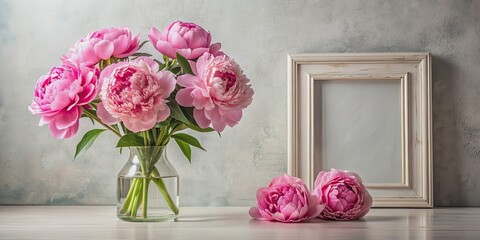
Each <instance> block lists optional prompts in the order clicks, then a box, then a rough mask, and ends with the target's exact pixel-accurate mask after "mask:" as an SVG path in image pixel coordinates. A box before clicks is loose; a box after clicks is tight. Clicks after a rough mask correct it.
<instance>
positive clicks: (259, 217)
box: [248, 207, 267, 221]
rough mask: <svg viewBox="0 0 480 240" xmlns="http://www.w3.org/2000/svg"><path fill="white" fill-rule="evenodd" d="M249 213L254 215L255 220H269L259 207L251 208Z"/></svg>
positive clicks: (251, 215)
mask: <svg viewBox="0 0 480 240" xmlns="http://www.w3.org/2000/svg"><path fill="white" fill-rule="evenodd" d="M248 214H249V215H250V217H252V218H253V219H255V220H260V221H266V220H267V219H266V218H264V217H263V216H262V215H261V214H260V211H259V210H258V208H257V207H252V208H250V210H249V211H248Z"/></svg>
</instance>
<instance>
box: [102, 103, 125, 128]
mask: <svg viewBox="0 0 480 240" xmlns="http://www.w3.org/2000/svg"><path fill="white" fill-rule="evenodd" d="M97 116H98V118H100V120H102V122H103V123H105V124H107V125H113V124H117V123H119V122H120V119H118V118H115V117H114V116H112V115H111V114H110V113H109V112H108V111H107V109H105V107H104V106H103V102H100V103H99V104H98V105H97Z"/></svg>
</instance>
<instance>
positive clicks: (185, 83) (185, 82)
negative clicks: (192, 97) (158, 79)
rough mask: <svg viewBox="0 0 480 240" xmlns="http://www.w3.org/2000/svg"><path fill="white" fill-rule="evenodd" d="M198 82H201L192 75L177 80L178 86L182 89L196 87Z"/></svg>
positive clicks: (184, 75)
mask: <svg viewBox="0 0 480 240" xmlns="http://www.w3.org/2000/svg"><path fill="white" fill-rule="evenodd" d="M196 81H199V80H198V78H197V77H196V76H193V75H190V74H183V75H181V76H179V77H178V78H177V83H178V85H180V86H182V87H194V86H195V84H194V82H196Z"/></svg>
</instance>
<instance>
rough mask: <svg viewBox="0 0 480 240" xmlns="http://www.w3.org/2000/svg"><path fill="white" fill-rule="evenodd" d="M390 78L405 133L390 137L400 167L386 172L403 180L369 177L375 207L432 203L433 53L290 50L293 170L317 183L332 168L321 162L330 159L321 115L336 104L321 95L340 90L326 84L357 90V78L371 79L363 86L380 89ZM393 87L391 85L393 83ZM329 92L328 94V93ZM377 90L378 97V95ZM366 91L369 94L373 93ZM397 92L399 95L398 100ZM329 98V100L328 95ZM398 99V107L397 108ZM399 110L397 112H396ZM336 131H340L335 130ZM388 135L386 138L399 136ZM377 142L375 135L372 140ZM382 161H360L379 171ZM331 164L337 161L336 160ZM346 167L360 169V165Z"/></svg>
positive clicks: (290, 160) (392, 97) (290, 167)
mask: <svg viewBox="0 0 480 240" xmlns="http://www.w3.org/2000/svg"><path fill="white" fill-rule="evenodd" d="M390 81H391V82H392V83H394V84H398V93H395V94H390V95H385V96H387V97H388V98H390V100H392V101H391V102H393V103H395V104H393V105H392V108H390V107H388V109H394V111H393V113H395V111H398V113H395V114H398V116H399V119H398V128H399V129H398V133H400V134H399V135H398V142H397V141H393V142H385V144H387V145H388V144H389V145H398V149H400V150H399V153H398V161H399V162H398V166H399V167H398V169H390V170H388V169H387V170H382V171H383V172H384V173H383V176H387V175H389V174H391V175H393V174H397V175H398V181H393V182H392V181H390V180H389V181H387V180H385V181H384V182H382V180H381V179H380V181H377V182H365V181H364V182H365V184H366V186H367V189H368V191H369V192H370V194H371V195H372V197H373V200H374V201H373V206H374V207H422V208H429V207H433V192H432V191H433V189H432V130H431V127H432V123H431V122H432V120H431V111H432V110H431V56H430V54H429V53H344V54H295V55H289V56H288V83H289V87H288V97H289V98H288V99H289V109H288V110H289V123H288V127H289V130H288V172H289V174H291V175H293V176H298V177H301V178H302V179H304V180H305V182H306V184H307V185H308V186H309V187H310V188H312V187H313V183H314V181H315V178H316V175H317V174H318V172H319V171H320V170H328V169H323V168H322V165H324V163H327V160H326V159H322V158H325V156H327V155H326V154H325V151H324V150H325V149H327V147H326V145H322V144H320V142H323V141H325V140H324V139H322V137H324V135H325V134H324V135H322V132H325V131H326V130H325V131H324V129H322V127H325V126H326V125H325V124H323V125H322V124H320V122H321V119H323V118H324V117H325V116H323V115H325V113H324V112H325V111H324V112H322V111H320V110H319V109H322V108H327V107H329V108H330V109H332V106H327V105H325V103H319V102H320V101H321V99H323V98H321V97H319V95H320V94H322V92H321V91H323V89H325V91H327V89H335V88H331V87H330V88H327V86H336V85H322V84H330V83H334V84H337V83H340V82H342V84H347V85H344V86H348V87H349V88H351V89H352V90H355V87H356V86H360V85H358V84H356V83H358V82H362V83H367V84H366V85H361V86H363V88H365V86H366V87H367V88H368V87H370V86H374V87H375V88H374V89H378V87H380V86H381V85H378V87H377V85H376V84H377V83H378V84H384V83H389V82H390ZM349 83H352V84H351V86H350V85H348V84H349ZM354 83H355V84H354ZM318 84H320V85H318ZM342 86H343V85H342ZM385 86H387V85H385ZM388 86H393V87H394V89H395V88H396V86H397V85H391V84H390V85H388ZM389 88H390V89H391V87H389ZM318 89H320V90H318ZM337 89H340V90H336V91H337V92H335V93H339V92H340V93H341V89H345V88H338V87H337ZM375 91H376V90H375ZM325 95H326V96H327V94H325ZM373 95H375V96H377V94H372V96H373ZM365 96H367V97H368V95H365ZM396 96H398V98H399V99H398V100H397V99H396V98H397V97H396ZM328 97H329V98H333V101H332V100H328V102H335V99H334V98H335V94H328ZM377 97H378V96H377ZM319 99H320V100H319ZM325 102H327V101H326V100H325ZM373 102H379V101H378V100H376V101H373ZM397 102H398V108H397V107H396V106H397V105H396V103H397ZM319 104H320V105H321V104H323V105H321V106H320V105H319ZM319 107H320V108H319ZM337 107H338V106H336V105H335V106H333V109H335V110H336V111H335V112H337V113H341V111H342V110H341V109H338V108H337ZM370 109H371V110H372V109H373V110H375V109H376V107H375V106H373V108H370ZM395 109H398V110H395ZM329 112H332V111H329ZM322 114H323V115H322ZM326 114H328V113H326ZM346 114H347V113H346ZM395 114H394V116H397V115H395ZM327 116H328V115H327ZM346 116H347V115H346ZM365 117H367V116H365ZM319 119H320V121H319ZM378 119H380V118H378ZM373 120H375V119H373ZM329 121H330V120H329ZM330 122H331V121H330ZM319 125H321V126H319ZM324 125H325V126H324ZM392 126H395V127H393V128H396V126H397V125H395V124H393V125H392ZM388 128H392V127H388ZM329 129H330V128H329ZM367 130H368V129H367ZM329 131H330V133H329V134H332V133H331V132H332V131H331V130H329ZM377 132H379V131H377ZM380 132H381V131H380ZM333 134H334V135H335V134H337V133H335V132H333ZM342 134H344V133H338V134H337V136H340V137H342V136H343V135H342ZM355 137H362V136H355V135H354V136H353V138H355ZM364 137H365V136H364ZM387 137H388V138H385V139H397V138H391V137H389V136H387ZM365 138H366V140H365V141H369V140H368V137H365ZM372 141H374V140H373V139H372ZM377 145H378V144H377ZM367 146H368V142H367ZM343 147H345V149H346V150H348V148H349V147H350V146H349V145H348V144H347V145H345V146H343ZM357 149H358V146H357ZM362 149H363V148H362ZM365 151H369V149H368V148H366V149H365ZM384 152H385V151H384ZM380 155H381V154H380ZM395 156H396V155H395ZM396 159H397V158H395V161H396ZM383 160H385V159H373V158H372V159H371V158H368V159H363V160H362V161H364V162H361V164H364V165H365V166H369V168H370V169H371V171H375V169H376V165H378V164H380V163H382V162H381V161H383ZM344 161H348V159H346V160H345V159H344ZM375 161H376V162H375ZM330 164H331V165H333V166H335V162H333V163H330ZM396 164H397V163H396ZM346 170H351V171H356V169H346ZM388 171H392V172H391V173H390V172H388ZM393 171H398V172H393ZM360 175H362V174H360ZM362 177H363V178H364V179H365V178H366V177H368V176H364V175H363V176H362Z"/></svg>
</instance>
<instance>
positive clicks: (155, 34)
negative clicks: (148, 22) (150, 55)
mask: <svg viewBox="0 0 480 240" xmlns="http://www.w3.org/2000/svg"><path fill="white" fill-rule="evenodd" d="M161 35H162V34H161V33H160V31H158V29H156V28H154V27H153V28H152V29H151V30H150V33H149V34H148V38H149V39H150V42H151V43H152V44H153V46H156V45H157V42H158V40H159V39H160V36H161Z"/></svg>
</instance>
